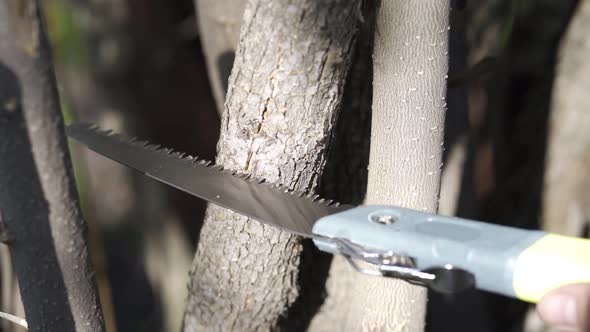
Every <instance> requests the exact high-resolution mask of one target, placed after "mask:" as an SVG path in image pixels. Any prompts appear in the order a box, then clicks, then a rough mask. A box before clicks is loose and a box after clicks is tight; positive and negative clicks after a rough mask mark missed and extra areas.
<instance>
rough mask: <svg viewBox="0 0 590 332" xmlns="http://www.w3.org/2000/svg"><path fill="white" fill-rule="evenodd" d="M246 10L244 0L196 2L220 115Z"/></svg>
mask: <svg viewBox="0 0 590 332" xmlns="http://www.w3.org/2000/svg"><path fill="white" fill-rule="evenodd" d="M245 6H246V0H195V7H196V10H197V17H198V21H197V22H198V25H199V36H200V39H201V44H202V45H203V51H204V53H205V61H206V62H207V74H208V75H209V82H210V83H211V89H212V91H213V97H214V98H215V102H216V103H217V110H218V111H219V112H220V113H221V112H222V111H223V103H224V101H225V94H226V92H227V83H228V77H229V75H230V73H231V68H232V65H233V63H234V57H235V51H236V48H237V47H238V41H239V37H240V27H241V25H242V16H244V7H245Z"/></svg>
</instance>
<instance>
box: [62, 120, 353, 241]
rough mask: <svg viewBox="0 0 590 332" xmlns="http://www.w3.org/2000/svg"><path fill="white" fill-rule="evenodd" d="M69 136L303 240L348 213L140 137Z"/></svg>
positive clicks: (95, 131)
mask: <svg viewBox="0 0 590 332" xmlns="http://www.w3.org/2000/svg"><path fill="white" fill-rule="evenodd" d="M67 131H68V135H69V136H70V137H72V138H73V139H75V140H77V141H79V142H81V143H84V144H86V145H87V146H88V147H89V148H91V149H93V150H95V151H97V152H98V153H100V154H102V155H105V156H107V157H109V158H111V159H114V160H116V161H118V162H120V163H123V164H125V165H128V166H129V167H132V168H135V169H137V170H139V171H142V172H144V173H145V174H147V175H148V176H151V177H153V178H155V179H158V180H160V181H162V182H165V183H167V184H169V185H172V186H174V187H176V188H178V189H181V190H183V191H185V192H188V193H190V194H193V195H194V196H198V197H201V198H203V199H206V200H208V201H209V202H212V203H215V204H217V205H220V206H224V207H227V208H229V209H231V210H234V211H235V212H238V213H241V214H243V215H246V216H249V217H251V218H254V219H258V220H260V221H263V222H265V223H267V224H271V225H275V226H278V227H281V228H284V229H288V230H290V231H292V232H295V233H297V234H300V235H307V236H309V235H310V234H312V229H311V227H312V226H313V224H314V223H315V221H317V220H318V219H319V218H321V217H323V216H326V215H330V214H332V213H335V212H339V211H342V210H343V209H346V208H349V207H346V206H345V207H341V208H338V209H335V208H334V206H338V204H337V203H334V202H333V201H326V200H325V199H319V196H318V195H309V194H307V193H304V192H301V191H298V190H293V189H290V188H289V187H287V186H284V185H281V184H278V183H271V182H267V181H266V180H265V179H263V178H260V177H257V176H253V175H252V174H250V173H247V172H243V171H235V170H232V169H225V168H224V167H223V166H222V165H215V164H214V163H212V162H211V161H209V160H201V159H199V158H198V157H197V156H190V155H188V154H185V153H182V152H178V151H173V150H171V149H167V148H163V147H161V146H159V145H155V144H150V143H149V142H147V141H139V140H138V139H137V137H134V138H133V139H131V140H129V139H124V138H123V137H121V136H120V135H118V134H113V132H112V131H108V132H106V131H102V130H100V129H99V128H98V127H96V126H82V125H70V126H68V127H67ZM214 171H219V174H217V173H215V172H214ZM259 185H260V186H259Z"/></svg>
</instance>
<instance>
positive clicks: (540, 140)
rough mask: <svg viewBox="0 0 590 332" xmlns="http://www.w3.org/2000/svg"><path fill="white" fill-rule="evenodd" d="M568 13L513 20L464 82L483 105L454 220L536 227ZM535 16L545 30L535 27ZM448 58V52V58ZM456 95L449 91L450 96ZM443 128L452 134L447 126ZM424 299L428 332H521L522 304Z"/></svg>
mask: <svg viewBox="0 0 590 332" xmlns="http://www.w3.org/2000/svg"><path fill="white" fill-rule="evenodd" d="M574 6H575V1H569V2H568V3H559V4H558V3H549V2H544V3H537V4H536V5H535V6H532V7H531V8H530V9H529V11H528V12H527V13H526V15H521V16H517V17H515V18H514V21H513V22H512V24H513V25H512V27H511V28H512V31H511V34H510V39H509V40H508V41H507V43H506V47H505V48H504V49H502V50H501V53H500V54H499V55H498V57H497V58H496V59H495V61H494V64H493V67H492V70H491V72H489V73H487V74H486V75H485V77H481V75H480V77H479V78H477V81H475V82H474V81H472V80H471V81H470V80H467V81H464V82H462V83H463V84H464V85H465V86H469V84H471V86H472V87H473V86H474V85H473V84H478V85H479V87H478V88H481V89H482V90H483V91H484V93H485V94H486V98H485V103H484V105H483V106H484V108H483V109H484V112H485V113H484V119H483V121H482V122H481V125H476V126H473V125H468V128H462V129H461V130H462V131H464V134H465V135H466V137H467V138H468V142H467V151H466V160H465V164H464V169H463V175H462V179H461V192H460V196H459V202H458V207H457V211H456V215H457V216H459V217H464V218H471V219H476V220H483V221H487V222H491V223H496V224H501V225H509V226H514V227H520V228H526V229H536V228H538V227H539V217H540V213H541V197H542V190H543V176H544V164H545V151H546V141H547V122H548V117H549V112H550V97H551V92H552V87H553V79H554V68H555V65H556V54H557V50H558V42H559V40H560V38H561V36H562V34H563V32H564V29H565V27H566V26H567V22H568V21H569V19H570V17H571V13H572V11H573V9H574ZM540 17H542V18H543V19H544V20H545V24H543V25H539V24H538V20H539V18H540ZM453 28H454V27H453V26H452V28H451V38H452V37H453V31H454V30H453ZM452 45H453V44H452V40H451V46H452ZM452 54H453V48H451V58H452ZM452 67H453V66H452V65H451V68H452ZM455 89H456V88H449V93H451V92H453V91H454V90H455ZM449 105H452V104H451V103H449ZM470 111H471V110H470ZM455 112H456V110H454V109H449V115H450V116H449V117H448V118H447V123H449V121H458V120H457V118H456V117H455V116H454V115H453V114H454V113H455ZM468 116H469V115H468ZM471 116H473V115H471ZM447 128H448V129H450V130H455V129H457V128H458V127H457V126H456V124H454V123H449V124H448V126H447ZM448 135H449V136H448V137H449V141H448V142H446V143H453V139H452V138H450V137H451V136H452V135H451V133H448ZM486 147H491V148H492V154H493V158H492V165H490V166H491V168H490V169H491V172H492V173H486V172H485V170H482V164H483V162H482V161H483V160H484V158H485V156H484V155H485V153H486V152H485V151H484V149H485V148H486ZM482 176H487V177H488V178H487V179H483V178H482ZM486 181H487V183H488V184H491V186H490V187H489V188H488V189H486V190H484V189H485V188H483V189H482V187H481V183H482V182H486ZM478 184H479V186H480V187H478ZM429 295H430V301H429V307H428V310H429V311H428V323H427V328H428V330H430V331H437V332H438V331H493V332H504V331H521V330H522V328H523V318H524V315H525V313H526V311H527V310H528V309H529V305H528V304H527V303H525V302H522V301H518V300H514V299H510V298H507V297H503V296H499V295H495V294H491V293H487V292H480V291H470V292H468V293H465V294H460V295H458V296H457V297H456V298H455V299H452V300H446V299H445V298H443V297H442V296H441V295H439V294H435V293H432V292H431V293H430V294H429Z"/></svg>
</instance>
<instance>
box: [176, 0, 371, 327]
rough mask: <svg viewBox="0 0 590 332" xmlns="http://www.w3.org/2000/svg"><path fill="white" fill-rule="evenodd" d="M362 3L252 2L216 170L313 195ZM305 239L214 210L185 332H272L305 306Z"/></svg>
mask: <svg viewBox="0 0 590 332" xmlns="http://www.w3.org/2000/svg"><path fill="white" fill-rule="evenodd" d="M359 9H360V7H359V3H358V2H357V1H346V0H331V1H322V2H319V1H315V0H299V1H294V2H292V1H286V0H280V1H276V0H252V1H249V2H248V4H247V6H246V10H245V14H244V21H243V25H242V30H241V35H240V44H239V46H238V50H237V54H236V58H235V62H234V66H233V69H232V74H231V76H230V79H229V90H228V94H227V99H226V103H225V110H224V113H223V118H222V129H221V137H220V141H219V144H218V155H217V163H218V164H220V165H223V166H225V167H226V168H231V169H236V170H241V171H246V172H250V173H252V174H255V175H257V176H260V177H263V178H266V179H268V180H269V181H273V182H279V183H283V184H285V185H287V186H289V187H290V188H292V189H297V190H301V191H305V192H312V191H314V190H315V188H316V187H317V184H318V179H319V175H320V173H321V171H322V169H323V166H324V164H325V159H326V151H327V144H328V141H329V138H330V134H331V130H332V127H333V124H334V122H335V116H336V111H337V109H338V108H339V106H340V102H341V99H342V91H343V86H344V82H345V78H346V75H347V73H348V71H349V67H350V65H349V64H350V55H351V50H352V46H353V44H354V36H355V32H356V30H357V28H356V27H357V22H358V19H359V17H360V15H359ZM301 251H302V242H301V239H300V238H298V237H297V236H294V235H290V234H288V233H284V232H282V231H280V230H278V229H276V228H273V227H270V226H265V225H262V224H260V223H258V222H257V221H254V220H249V219H247V218H245V217H243V216H240V215H237V214H233V213H230V212H229V211H227V210H223V209H221V208H219V207H216V206H210V208H209V210H208V212H207V217H206V220H205V225H204V226H203V229H202V230H201V237H200V241H199V245H198V250H197V254H196V256H195V260H194V262H193V268H192V269H191V282H190V285H189V298H188V303H187V311H186V313H185V318H184V329H185V330H187V331H201V330H223V331H229V330H244V331H253V330H271V329H274V328H276V327H277V326H278V324H279V320H281V321H283V322H286V321H289V320H290V318H291V319H292V320H291V321H295V320H299V321H302V320H306V319H307V318H305V317H297V318H298V319H297V318H295V317H286V318H283V319H281V315H285V314H287V313H288V311H289V312H291V311H290V309H292V305H293V304H294V303H295V302H296V300H298V299H299V298H300V295H301V293H303V292H299V288H300V287H305V285H304V284H302V283H301V282H304V280H302V279H301V278H300V273H301V272H302V271H301V267H300V253H301Z"/></svg>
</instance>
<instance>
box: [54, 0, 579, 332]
mask: <svg viewBox="0 0 590 332" xmlns="http://www.w3.org/2000/svg"><path fill="white" fill-rule="evenodd" d="M577 3H578V2H577V1H575V0H564V1H553V0H537V1H530V0H485V1H453V4H454V8H455V9H454V11H453V14H452V29H451V50H450V53H451V58H450V61H451V63H450V68H451V69H450V73H449V82H453V83H452V86H450V88H449V92H448V94H449V96H448V100H449V113H448V116H447V132H446V136H447V145H448V146H447V155H446V163H447V164H448V165H454V162H453V160H452V158H453V155H452V153H451V152H452V151H455V150H457V149H459V150H461V151H463V152H462V156H463V157H462V158H463V159H461V165H462V166H461V167H462V172H461V173H459V174H460V176H461V181H460V186H459V187H460V188H459V189H458V190H459V194H458V199H457V201H456V202H452V203H450V205H445V204H446V203H444V204H443V202H441V209H443V210H444V209H446V210H444V211H446V212H447V213H452V214H457V215H459V216H463V217H469V218H475V219H480V220H485V221H489V222H495V223H501V224H510V225H515V226H519V227H525V228H538V227H540V225H539V219H540V216H541V210H542V204H541V201H542V199H541V196H542V191H543V189H542V187H543V185H542V184H543V174H544V171H545V169H544V165H545V162H544V161H545V157H546V156H545V151H546V142H547V140H548V138H547V127H548V121H549V120H548V119H549V113H550V112H549V111H550V104H551V92H552V88H553V80H554V76H555V66H556V61H557V53H558V49H559V40H560V38H561V36H562V35H563V33H564V31H565V29H566V27H567V24H568V22H569V20H570V17H571V15H572V12H573V11H574V10H575V8H576V5H577ZM43 4H44V10H45V16H46V22H47V27H48V31H49V34H50V38H51V41H52V44H53V51H54V52H53V53H54V62H55V65H56V72H57V76H58V81H59V88H60V92H61V97H62V100H63V110H64V116H65V118H66V121H67V122H71V121H83V122H92V123H96V124H99V125H101V126H104V127H107V128H110V129H113V130H115V131H121V132H125V133H126V134H127V135H129V136H134V135H137V136H140V137H142V138H146V139H149V140H151V141H153V142H157V143H159V144H162V145H164V146H168V147H171V148H174V149H177V150H180V151H185V152H187V153H190V154H194V155H199V156H201V157H203V158H205V159H213V158H214V153H215V144H216V141H217V137H218V135H219V133H218V130H219V116H218V110H217V109H216V104H215V102H214V100H213V97H212V93H211V88H210V85H209V81H208V78H207V70H206V67H205V61H204V56H203V52H202V49H201V44H200V41H199V36H198V34H199V32H198V31H197V29H196V22H195V17H196V15H195V9H194V6H193V2H192V1H191V0H166V1H165V0H44V1H43ZM200 33H201V34H202V33H207V31H201V32H200ZM450 84H451V83H450ZM72 153H73V156H74V163H75V169H76V176H77V179H78V184H79V190H80V194H81V197H82V204H83V210H84V214H85V217H86V219H87V221H88V223H89V225H90V237H91V244H92V252H93V259H94V263H95V267H96V269H97V276H98V280H99V284H100V285H99V287H100V293H101V300H102V303H103V307H104V310H105V315H106V318H107V324H108V329H109V331H116V330H119V331H174V330H178V329H179V328H180V326H179V324H180V322H181V317H182V314H183V308H184V300H185V297H186V283H187V278H188V270H189V266H190V262H191V259H192V257H193V252H194V250H195V247H196V242H197V239H198V233H199V228H200V223H201V221H202V218H203V213H204V207H205V204H204V203H203V202H201V201H199V200H197V199H194V198H193V197H190V196H187V195H185V194H183V193H180V192H178V191H175V190H172V189H170V188H167V187H166V186H163V185H161V184H159V183H156V182H154V181H152V180H150V179H146V178H144V177H142V176H140V175H138V174H136V173H134V172H130V171H129V170H127V169H125V168H124V167H122V166H120V165H117V164H115V163H112V162H110V161H108V160H106V159H104V158H102V157H99V156H97V155H95V154H93V153H91V152H88V151H87V150H85V149H81V148H80V147H78V146H75V145H72ZM455 164H456V163H455ZM448 167H451V166H448ZM443 190H445V188H443ZM344 203H346V202H344ZM529 309H530V308H529V306H527V305H526V304H524V303H521V302H518V301H514V300H509V299H506V298H502V297H499V296H493V295H490V294H484V293H469V294H466V295H463V296H460V297H458V298H456V299H454V300H449V299H447V298H440V297H437V296H436V295H434V294H433V295H432V300H431V301H430V303H429V317H428V324H427V327H428V328H429V329H430V330H432V331H522V330H526V331H529V332H539V331H542V329H543V328H542V327H534V326H537V325H538V324H537V325H534V324H533V323H530V322H528V321H530V320H531V318H530V316H531V314H530V313H529V314H527V311H529ZM527 315H528V317H529V318H528V319H527V322H528V323H526V324H528V325H526V326H525V317H527ZM533 320H534V319H533ZM531 326H533V327H531Z"/></svg>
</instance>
